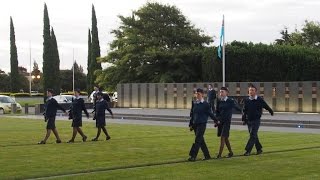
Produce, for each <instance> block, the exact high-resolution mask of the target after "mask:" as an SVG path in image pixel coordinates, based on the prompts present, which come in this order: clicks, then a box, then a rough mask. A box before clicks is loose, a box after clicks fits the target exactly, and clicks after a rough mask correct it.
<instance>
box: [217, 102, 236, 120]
mask: <svg viewBox="0 0 320 180" xmlns="http://www.w3.org/2000/svg"><path fill="white" fill-rule="evenodd" d="M233 108H234V109H236V110H238V111H240V112H241V108H240V107H239V106H238V104H237V103H236V102H235V100H234V99H231V98H229V97H228V98H227V100H226V101H225V100H221V99H220V100H218V102H217V110H216V116H217V119H218V120H219V121H220V122H221V123H230V122H231V118H232V109H233Z"/></svg>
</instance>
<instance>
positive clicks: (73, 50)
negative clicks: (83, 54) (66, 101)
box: [72, 49, 74, 92]
mask: <svg viewBox="0 0 320 180" xmlns="http://www.w3.org/2000/svg"><path fill="white" fill-rule="evenodd" d="M72 62H73V65H72V90H73V92H74V49H72Z"/></svg>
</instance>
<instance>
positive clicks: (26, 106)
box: [24, 103, 29, 114]
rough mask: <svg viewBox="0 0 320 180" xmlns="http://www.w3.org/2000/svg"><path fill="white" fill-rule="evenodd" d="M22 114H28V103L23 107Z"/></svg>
mask: <svg viewBox="0 0 320 180" xmlns="http://www.w3.org/2000/svg"><path fill="white" fill-rule="evenodd" d="M24 113H25V114H29V104H28V103H26V104H25V105H24Z"/></svg>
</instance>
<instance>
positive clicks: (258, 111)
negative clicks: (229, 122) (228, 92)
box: [243, 96, 273, 121]
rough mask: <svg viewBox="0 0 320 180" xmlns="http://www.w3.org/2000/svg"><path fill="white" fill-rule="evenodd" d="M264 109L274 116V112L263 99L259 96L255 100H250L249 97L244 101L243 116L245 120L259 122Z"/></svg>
mask: <svg viewBox="0 0 320 180" xmlns="http://www.w3.org/2000/svg"><path fill="white" fill-rule="evenodd" d="M262 108H264V109H266V110H268V111H269V112H270V114H272V115H273V110H272V109H271V108H270V107H269V106H268V104H267V103H266V102H265V101H264V100H263V99H262V97H260V96H257V97H256V98H255V99H252V100H251V99H250V98H249V97H248V98H246V99H245V101H244V107H243V115H244V117H245V118H243V119H244V120H248V121H258V120H260V118H261V115H262Z"/></svg>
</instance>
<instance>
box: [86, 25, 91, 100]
mask: <svg viewBox="0 0 320 180" xmlns="http://www.w3.org/2000/svg"><path fill="white" fill-rule="evenodd" d="M90 65H91V32H90V29H89V31H88V64H87V70H88V74H87V92H88V94H89V93H90V92H91V91H92V83H91V70H90Z"/></svg>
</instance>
